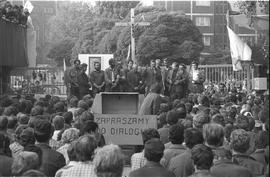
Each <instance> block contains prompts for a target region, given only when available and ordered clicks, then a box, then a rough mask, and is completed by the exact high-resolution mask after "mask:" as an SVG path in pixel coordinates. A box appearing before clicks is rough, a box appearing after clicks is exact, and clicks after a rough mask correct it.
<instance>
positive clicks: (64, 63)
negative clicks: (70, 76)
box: [63, 59, 67, 71]
mask: <svg viewBox="0 0 270 177" xmlns="http://www.w3.org/2000/svg"><path fill="white" fill-rule="evenodd" d="M63 65H64V66H63V67H64V71H66V69H67V66H66V60H65V59H63Z"/></svg>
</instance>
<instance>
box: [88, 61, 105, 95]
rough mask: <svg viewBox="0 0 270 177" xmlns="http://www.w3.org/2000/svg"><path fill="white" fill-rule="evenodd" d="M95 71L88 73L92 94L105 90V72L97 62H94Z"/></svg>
mask: <svg viewBox="0 0 270 177" xmlns="http://www.w3.org/2000/svg"><path fill="white" fill-rule="evenodd" d="M94 67H95V71H92V72H91V74H90V80H91V83H92V91H93V96H94V97H95V95H96V94H97V93H99V92H104V90H105V74H104V71H102V70H101V65H100V63H99V62H95V63H94Z"/></svg>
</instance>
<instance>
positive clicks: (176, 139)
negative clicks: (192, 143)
mask: <svg viewBox="0 0 270 177" xmlns="http://www.w3.org/2000/svg"><path fill="white" fill-rule="evenodd" d="M169 140H170V142H171V143H172V144H182V143H183V141H184V127H183V126H182V125H178V124H175V125H172V126H171V127H170V128H169Z"/></svg>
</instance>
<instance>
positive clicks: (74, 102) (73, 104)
mask: <svg viewBox="0 0 270 177" xmlns="http://www.w3.org/2000/svg"><path fill="white" fill-rule="evenodd" d="M78 102H79V100H78V98H77V97H72V98H71V99H70V101H69V106H70V107H71V108H76V107H77V105H78Z"/></svg>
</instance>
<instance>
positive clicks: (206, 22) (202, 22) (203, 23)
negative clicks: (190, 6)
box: [196, 17, 210, 26]
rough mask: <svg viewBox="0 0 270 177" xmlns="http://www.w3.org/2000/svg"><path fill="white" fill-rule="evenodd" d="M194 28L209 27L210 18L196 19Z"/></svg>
mask: <svg viewBox="0 0 270 177" xmlns="http://www.w3.org/2000/svg"><path fill="white" fill-rule="evenodd" d="M196 26H210V17H196Z"/></svg>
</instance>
